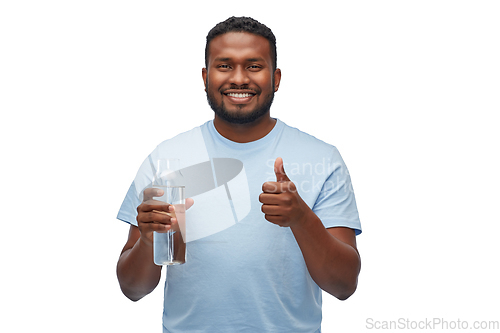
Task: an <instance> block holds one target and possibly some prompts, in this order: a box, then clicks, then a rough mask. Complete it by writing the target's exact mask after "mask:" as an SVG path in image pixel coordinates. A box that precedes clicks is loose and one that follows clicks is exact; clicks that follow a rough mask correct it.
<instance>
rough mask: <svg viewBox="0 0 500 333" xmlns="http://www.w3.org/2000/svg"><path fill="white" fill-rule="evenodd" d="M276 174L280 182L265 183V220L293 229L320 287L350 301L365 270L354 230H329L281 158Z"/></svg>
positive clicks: (263, 210) (311, 272)
mask: <svg viewBox="0 0 500 333" xmlns="http://www.w3.org/2000/svg"><path fill="white" fill-rule="evenodd" d="M275 172H276V178H277V182H267V183H264V185H263V186H262V190H263V193H262V194H261V195H260V198H259V200H260V202H261V203H262V204H263V205H262V212H263V213H264V214H265V218H266V219H267V220H268V221H269V222H272V223H275V224H278V225H280V226H282V227H290V229H291V230H292V232H293V234H294V236H295V239H296V240H297V243H298V245H299V247H300V250H301V251H302V255H303V256H304V260H305V262H306V266H307V269H308V271H309V274H310V275H311V277H312V278H313V280H314V281H315V282H316V284H317V285H318V286H319V287H320V288H321V289H323V290H325V291H326V292H328V293H330V294H332V295H333V296H335V297H337V298H338V299H341V300H345V299H347V298H348V297H349V296H351V295H352V294H353V293H354V291H355V290H356V286H357V279H358V275H359V271H360V267H361V259H360V256H359V253H358V250H357V248H356V238H355V233H354V230H352V229H349V228H330V229H326V228H325V227H324V226H323V223H322V222H321V220H320V219H319V218H318V216H316V214H314V212H313V211H312V210H311V209H310V208H309V206H308V205H307V204H306V203H305V202H304V201H303V200H302V198H301V197H300V196H299V194H298V193H297V190H296V188H295V185H294V183H293V182H291V181H290V179H288V177H287V176H286V174H285V172H284V169H283V161H282V160H281V158H278V159H276V163H275Z"/></svg>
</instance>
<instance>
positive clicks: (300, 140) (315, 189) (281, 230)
mask: <svg viewBox="0 0 500 333" xmlns="http://www.w3.org/2000/svg"><path fill="white" fill-rule="evenodd" d="M205 63H206V67H205V68H204V69H203V70H202V76H203V80H204V83H205V91H206V94H207V98H208V102H209V104H210V106H211V107H212V109H213V110H214V112H215V117H214V119H213V121H209V122H207V123H205V124H204V125H202V126H200V127H197V128H195V129H193V130H191V131H188V132H186V133H182V134H180V135H178V136H176V137H174V138H172V139H170V140H166V141H165V142H163V143H161V144H160V145H159V146H158V147H157V148H156V149H155V151H153V152H152V153H151V155H150V156H149V157H148V159H146V161H145V162H144V163H143V165H142V166H141V168H140V169H139V172H138V174H137V177H136V179H135V180H134V182H133V183H132V185H131V188H130V190H129V192H128V193H127V196H126V198H125V200H124V203H123V205H122V207H121V209H120V212H119V214H118V218H119V219H121V220H123V221H126V222H128V223H130V224H131V225H130V232H129V237H128V240H127V242H126V244H125V246H124V248H123V251H122V254H121V256H120V259H119V261H118V266H117V274H118V279H119V282H120V286H121V288H122V291H123V293H124V294H125V295H126V296H127V297H129V298H130V299H131V300H134V301H136V300H139V299H140V298H142V297H144V296H145V295H147V294H148V293H150V292H151V291H152V290H154V288H155V287H156V286H157V284H158V282H159V280H160V276H161V269H162V268H161V267H159V266H156V265H155V264H154V263H153V259H152V257H153V241H152V239H153V231H157V232H166V231H168V230H169V229H170V228H171V225H172V223H176V220H175V219H174V218H171V217H169V216H167V215H165V214H160V213H157V212H154V211H160V210H164V211H169V209H170V208H169V206H168V205H161V204H158V202H155V201H151V200H147V199H151V197H154V196H155V194H154V193H152V192H151V191H156V190H154V189H151V188H149V189H146V192H144V188H146V187H147V185H148V182H149V181H150V180H151V178H152V173H153V172H152V171H151V168H150V167H149V166H150V164H149V162H150V161H151V160H152V159H156V158H160V157H175V158H180V159H181V161H182V163H183V164H184V165H182V167H183V168H189V167H191V168H193V166H194V167H200V166H203V165H207V166H209V168H211V169H210V172H208V173H207V175H208V176H206V177H204V178H210V184H214V185H213V186H212V187H210V186H208V187H206V188H205V189H204V192H203V191H199V190H196V189H193V188H194V187H196V185H192V186H191V193H192V195H193V196H192V199H189V200H188V202H187V205H188V206H191V205H192V207H191V208H189V209H188V211H187V212H188V213H190V214H191V215H187V218H186V219H187V224H188V225H192V226H193V225H194V226H195V227H192V229H193V232H194V234H196V236H195V237H194V236H193V238H192V239H191V241H190V240H189V239H188V244H187V253H188V257H187V260H186V263H185V264H183V265H179V266H169V267H168V268H167V273H166V274H167V276H166V284H165V300H164V314H163V326H164V332H252V333H254V332H287V333H289V332H308V333H313V332H320V326H321V289H322V290H325V291H326V292H328V293H330V294H332V295H334V296H335V297H337V298H338V299H341V300H344V299H347V298H348V297H349V296H350V295H352V293H353V292H354V291H355V289H356V286H357V277H358V274H359V271H360V257H359V254H358V251H357V248H356V234H359V233H360V232H361V226H360V223H359V218H358V212H357V208H356V203H355V199H354V194H353V192H352V187H351V182H350V177H349V174H348V172H347V169H346V167H345V165H344V162H343V161H342V158H341V157H340V155H339V153H338V151H337V149H336V148H335V147H333V146H331V145H329V144H326V143H324V142H322V141H320V140H318V139H316V138H314V137H312V136H309V135H307V134H305V133H303V132H300V131H299V130H297V129H294V128H291V127H289V126H287V125H286V124H284V123H283V122H281V121H280V120H279V119H274V118H272V117H271V116H270V107H271V104H272V101H273V98H274V93H275V92H276V91H277V90H278V88H279V85H280V80H281V71H280V69H278V68H277V66H276V41H275V37H274V35H273V33H272V32H271V30H270V29H269V28H267V27H266V26H265V25H263V24H261V23H259V22H257V21H255V20H253V19H251V18H245V17H241V18H235V17H232V18H229V19H228V20H226V21H224V22H221V23H219V24H218V25H216V26H215V27H214V28H213V29H212V30H211V31H210V32H209V34H208V36H207V45H206V53H205ZM206 161H209V162H207V164H204V162H206ZM231 161H237V162H239V163H240V164H241V167H240V168H238V169H237V171H238V172H239V173H238V174H237V175H231V176H228V174H227V173H226V174H224V172H226V171H224V172H221V171H220V170H221V168H222V169H224V170H229V169H231V168H229V167H228V165H229V164H230V163H233V162H231ZM210 165H211V166H210ZM285 166H286V170H285ZM200 168H201V167H200ZM185 170H187V169H185ZM200 170H201V169H200ZM232 170H233V171H234V170H235V169H234V168H233V169H232ZM227 172H229V173H231V171H227ZM212 173H213V174H214V177H213V179H212V176H211V175H212ZM236 173H237V172H234V174H236ZM224 177H225V180H223V181H222V180H221V179H222V178H224ZM186 178H189V177H187V176H186ZM186 180H187V181H189V180H188V179H186ZM189 190H190V189H189V186H186V191H189ZM148 191H149V192H148ZM202 192H203V193H202ZM141 196H144V197H145V198H144V201H143V202H141ZM193 202H194V204H193ZM200 230H203V231H202V232H200Z"/></svg>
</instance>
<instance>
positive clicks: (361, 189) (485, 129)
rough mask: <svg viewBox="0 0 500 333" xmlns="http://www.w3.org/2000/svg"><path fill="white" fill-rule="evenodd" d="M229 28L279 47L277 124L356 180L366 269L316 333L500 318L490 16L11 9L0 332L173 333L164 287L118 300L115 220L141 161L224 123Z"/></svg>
mask: <svg viewBox="0 0 500 333" xmlns="http://www.w3.org/2000/svg"><path fill="white" fill-rule="evenodd" d="M174 3H175V4H174ZM232 15H236V16H242V15H244V16H252V17H254V18H256V19H258V20H259V21H261V22H263V23H264V24H266V25H268V26H269V27H271V28H272V29H273V31H274V33H275V35H276V36H277V40H278V66H279V67H280V68H281V70H282V74H283V75H282V82H281V87H280V90H279V92H278V93H277V95H276V98H275V103H274V105H273V107H272V115H273V116H274V117H279V118H281V119H282V120H283V121H285V122H286V123H287V124H289V125H291V126H294V127H298V128H300V129H301V130H303V131H305V132H308V133H311V134H313V135H315V136H316V137H318V138H320V139H322V140H324V141H327V142H329V143H332V144H334V145H336V146H337V147H338V148H339V150H340V152H341V154H342V156H343V157H344V159H345V161H346V163H347V165H348V167H349V170H350V173H351V176H352V179H353V184H354V189H355V193H356V197H357V202H358V208H359V211H360V216H361V219H362V225H363V234H362V235H361V236H360V237H358V245H359V249H360V252H361V255H362V262H363V267H362V272H361V275H360V279H359V287H358V290H357V291H356V293H355V294H354V295H353V296H352V297H351V298H350V299H348V300H347V301H345V302H340V301H337V300H336V299H334V298H333V297H332V296H329V295H326V294H325V295H324V307H323V314H324V320H323V332H326V333H329V332H363V331H369V329H368V327H367V320H370V318H371V320H373V321H384V320H387V321H388V320H398V319H399V318H405V319H409V320H411V321H419V320H425V319H430V320H432V319H433V318H442V319H443V320H447V321H457V320H459V319H460V320H461V321H470V325H472V322H473V321H474V320H487V321H489V320H497V321H498V320H500V315H499V312H498V309H499V308H500V301H499V299H500V292H499V291H500V288H499V286H498V281H499V280H500V273H499V270H498V254H499V252H500V251H499V250H500V248H499V241H498V232H499V227H498V225H499V223H500V214H499V212H498V202H499V199H500V196H499V185H500V177H499V175H498V174H499V170H500V162H499V158H498V155H499V154H498V150H499V149H498V144H499V143H500V140H499V139H500V135H499V134H498V127H499V126H498V125H499V121H498V118H497V117H496V114H495V113H498V112H499V111H500V94H499V92H500V79H499V78H500V61H499V59H500V46H499V45H500V44H499V41H500V20H499V17H500V5H499V3H498V2H497V1H458V0H457V1H439V0H435V1H328V2H327V1H323V2H322V1H306V2H304V1H297V2H294V1H286V2H285V1H283V2H273V1H255V0H254V1H248V2H244V1H243V2H212V1H203V2H201V1H200V2H191V1H182V2H181V1H175V2H174V1H166V0H162V1H124V0H121V1H110V0H99V1H93V0H87V1H54V0H47V1H22V0H19V1H3V2H2V3H1V5H0V48H1V52H0V109H1V119H2V120H1V125H0V126H1V128H0V135H1V156H2V161H3V162H2V163H1V173H0V175H1V194H0V195H1V201H0V202H1V221H2V241H1V242H0V246H1V249H0V250H1V256H2V265H1V266H2V274H1V278H0V279H1V286H2V293H1V297H0V301H1V304H2V306H3V309H4V310H3V311H2V315H1V317H2V319H1V320H0V327H2V328H1V329H0V330H1V331H3V332H28V331H30V332H31V331H38V330H40V331H42V330H43V331H45V330H46V331H47V332H48V331H50V332H160V331H161V311H162V296H163V295H162V288H161V287H160V288H157V290H156V291H155V292H154V293H153V294H151V295H149V296H148V297H146V298H145V299H143V300H141V301H139V302H137V303H133V302H130V301H128V300H127V299H126V298H125V297H124V296H123V295H122V294H121V292H120V290H119V287H118V283H117V280H116V275H115V265H116V261H117V259H118V255H119V253H120V251H121V248H122V246H123V245H124V243H125V240H126V237H127V231H128V226H127V225H126V224H124V223H122V222H119V221H118V220H116V219H115V217H116V213H117V210H118V208H119V206H120V204H121V201H122V199H123V197H124V196H125V193H126V191H127V189H128V186H129V184H130V182H131V181H132V179H133V177H134V176H135V172H136V170H137V168H138V167H139V165H140V163H141V162H142V161H143V159H144V158H145V157H146V156H147V154H149V152H150V151H151V150H152V149H153V148H154V147H155V146H156V145H157V144H158V143H159V142H161V141H162V140H164V139H167V138H169V137H172V136H173V135H175V134H177V133H179V132H182V131H185V130H188V129H191V128H193V127H195V126H198V125H200V124H202V123H203V122H205V121H206V120H209V119H211V118H212V117H213V113H212V111H211V110H210V108H209V107H208V105H207V103H206V97H205V93H204V91H203V82H202V79H201V68H202V67H203V65H204V47H205V37H206V34H207V32H208V30H209V29H210V28H212V27H213V26H214V25H215V24H216V23H218V22H220V21H222V20H224V19H226V18H227V17H229V16H232ZM160 283H161V284H163V281H162V282H160ZM5 309H7V310H5ZM12 325H14V326H12ZM4 327H8V329H4Z"/></svg>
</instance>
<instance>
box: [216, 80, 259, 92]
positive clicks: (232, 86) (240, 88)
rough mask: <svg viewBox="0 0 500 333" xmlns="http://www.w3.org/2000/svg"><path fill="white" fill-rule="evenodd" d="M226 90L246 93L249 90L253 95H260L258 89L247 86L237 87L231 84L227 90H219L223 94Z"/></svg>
mask: <svg viewBox="0 0 500 333" xmlns="http://www.w3.org/2000/svg"><path fill="white" fill-rule="evenodd" d="M228 90H246V91H249V90H250V91H253V92H254V93H255V94H260V93H261V92H262V91H261V90H260V89H256V88H250V87H249V86H248V84H242V85H237V84H233V83H232V84H231V86H230V87H229V88H224V89H221V93H225V92H226V91H228Z"/></svg>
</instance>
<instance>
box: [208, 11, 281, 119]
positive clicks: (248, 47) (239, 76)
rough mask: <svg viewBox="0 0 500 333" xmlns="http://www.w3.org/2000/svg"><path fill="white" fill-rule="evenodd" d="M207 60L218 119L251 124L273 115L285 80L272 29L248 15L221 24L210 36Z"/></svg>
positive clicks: (210, 100) (211, 99)
mask: <svg viewBox="0 0 500 333" xmlns="http://www.w3.org/2000/svg"><path fill="white" fill-rule="evenodd" d="M205 62H206V68H204V69H203V71H202V74H203V80H204V82H205V91H206V92H207V99H208V103H209V104H210V106H211V108H212V109H213V110H214V111H215V115H216V119H217V118H219V119H221V120H224V121H226V122H228V123H233V124H247V123H252V122H255V121H257V120H260V119H264V118H263V117H264V116H266V115H267V116H268V115H269V109H270V107H271V104H272V101H273V99H274V92H275V91H277V90H278V86H279V82H280V79H281V71H280V70H279V69H277V68H276V40H275V38H274V35H273V33H272V32H271V30H270V29H269V28H267V27H266V26H264V25H263V24H261V23H259V22H257V21H255V20H253V19H251V18H246V17H242V18H235V17H232V18H230V19H228V20H226V21H224V22H222V23H219V24H218V25H217V26H215V27H214V28H213V29H212V30H211V31H210V32H209V34H208V36H207V46H206V53H205Z"/></svg>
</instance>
